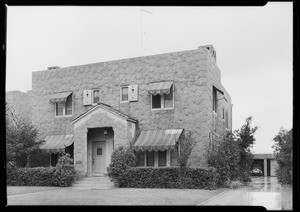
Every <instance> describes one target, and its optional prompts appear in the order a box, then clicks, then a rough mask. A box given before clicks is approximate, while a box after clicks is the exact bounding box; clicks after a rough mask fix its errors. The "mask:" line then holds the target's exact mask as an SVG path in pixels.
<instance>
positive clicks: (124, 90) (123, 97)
mask: <svg viewBox="0 0 300 212" xmlns="http://www.w3.org/2000/svg"><path fill="white" fill-rule="evenodd" d="M121 102H128V86H123V87H121Z"/></svg>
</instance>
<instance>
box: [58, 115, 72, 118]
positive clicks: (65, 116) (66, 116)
mask: <svg viewBox="0 0 300 212" xmlns="http://www.w3.org/2000/svg"><path fill="white" fill-rule="evenodd" d="M72 116H73V115H64V116H55V117H54V118H69V117H72Z"/></svg>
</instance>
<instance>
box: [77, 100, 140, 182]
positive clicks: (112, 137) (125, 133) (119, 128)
mask: <svg viewBox="0 0 300 212" xmlns="http://www.w3.org/2000/svg"><path fill="white" fill-rule="evenodd" d="M72 123H73V125H74V166H75V169H76V171H78V172H80V173H81V174H84V175H86V176H99V175H103V174H105V173H106V172H107V167H108V166H109V164H110V160H111V154H112V152H113V151H114V149H115V148H118V146H125V147H126V146H130V144H132V143H133V142H134V140H135V136H136V128H137V126H136V125H137V120H135V119H133V118H131V117H129V116H128V115H126V114H123V113H122V112H120V111H118V110H115V109H113V108H112V107H110V106H108V105H105V104H102V103H98V104H97V105H96V106H93V107H92V108H91V109H89V110H87V111H86V112H84V113H83V114H81V115H80V116H78V117H77V118H75V119H74V120H73V121H72Z"/></svg>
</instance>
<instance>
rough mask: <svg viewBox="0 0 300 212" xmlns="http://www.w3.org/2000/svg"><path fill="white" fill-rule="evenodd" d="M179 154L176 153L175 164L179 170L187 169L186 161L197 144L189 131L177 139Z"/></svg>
mask: <svg viewBox="0 0 300 212" xmlns="http://www.w3.org/2000/svg"><path fill="white" fill-rule="evenodd" d="M178 142H179V152H178V153H177V163H178V165H179V167H180V168H181V169H185V168H188V166H189V165H188V159H189V157H190V155H191V153H192V150H193V149H194V147H195V146H196V144H197V141H196V140H195V138H194V136H193V133H192V132H190V131H187V132H183V133H182V134H181V136H180V138H179V141H178Z"/></svg>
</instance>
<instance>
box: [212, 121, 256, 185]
mask: <svg viewBox="0 0 300 212" xmlns="http://www.w3.org/2000/svg"><path fill="white" fill-rule="evenodd" d="M251 123H252V117H251V116H250V117H248V118H246V122H245V124H244V125H243V126H242V127H241V128H240V129H238V130H236V131H235V132H234V133H231V132H228V133H227V135H226V136H225V137H224V138H223V139H222V142H221V144H220V146H219V147H218V148H217V149H216V150H215V151H212V152H209V154H208V155H207V159H208V160H207V161H208V164H209V166H212V167H215V168H216V169H217V170H218V172H219V174H220V177H221V181H220V183H221V184H225V183H226V182H228V181H233V180H241V181H249V180H250V168H251V165H252V162H253V154H252V153H251V148H252V146H253V144H254V141H255V138H254V134H255V132H256V130H257V129H258V128H257V126H256V127H252V126H251Z"/></svg>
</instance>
